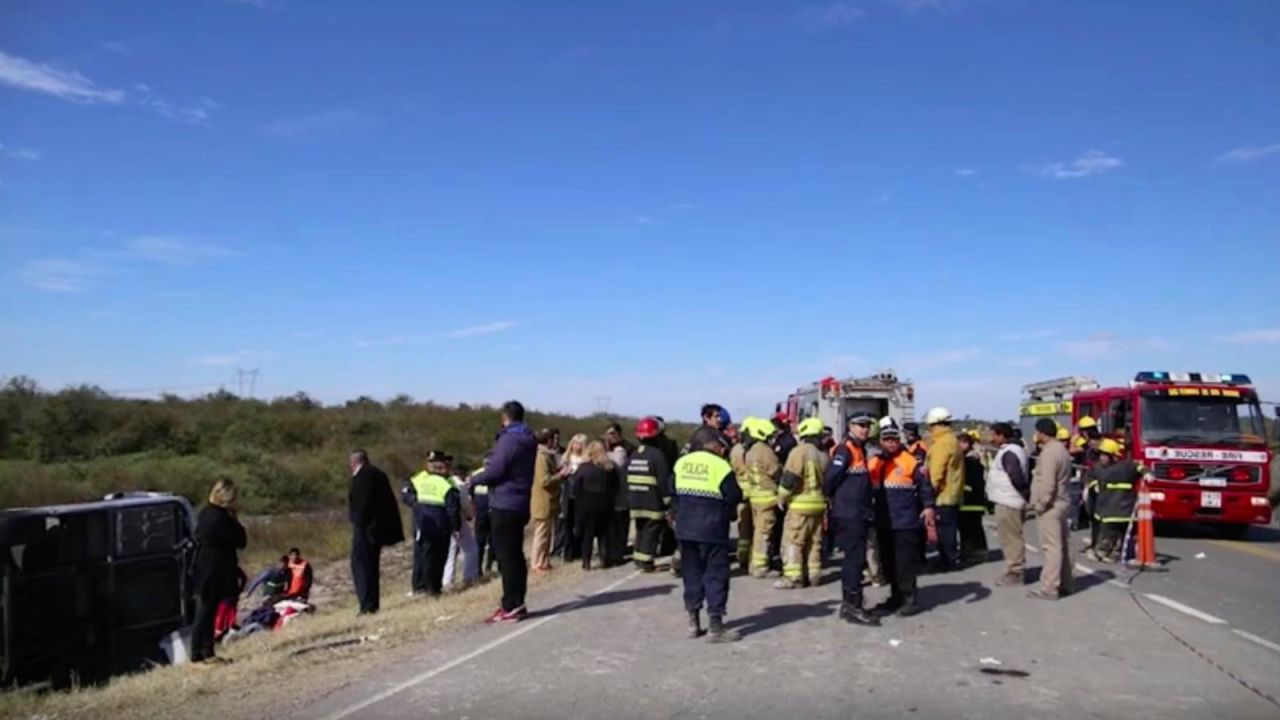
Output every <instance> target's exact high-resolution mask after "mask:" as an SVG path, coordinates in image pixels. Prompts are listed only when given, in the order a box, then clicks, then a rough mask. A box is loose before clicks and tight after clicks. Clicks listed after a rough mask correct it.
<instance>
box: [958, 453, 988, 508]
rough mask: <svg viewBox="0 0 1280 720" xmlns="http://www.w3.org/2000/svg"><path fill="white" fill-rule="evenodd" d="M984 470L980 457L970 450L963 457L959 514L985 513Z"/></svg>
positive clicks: (985, 485) (985, 484) (985, 489)
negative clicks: (962, 494) (961, 498)
mask: <svg viewBox="0 0 1280 720" xmlns="http://www.w3.org/2000/svg"><path fill="white" fill-rule="evenodd" d="M985 475H986V468H984V467H983V466H982V456H981V455H980V454H978V451H977V450H972V451H970V452H969V453H968V454H966V455H965V456H964V501H963V502H962V503H961V504H960V512H975V513H985V512H986V511H987V481H986V478H985V477H984V476H985Z"/></svg>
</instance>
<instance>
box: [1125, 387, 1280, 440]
mask: <svg viewBox="0 0 1280 720" xmlns="http://www.w3.org/2000/svg"><path fill="white" fill-rule="evenodd" d="M1141 408H1142V410H1141V412H1142V442H1143V444H1145V445H1167V444H1185V445H1196V444H1201V445H1238V446H1253V445H1264V444H1265V443H1266V430H1265V427H1264V425H1263V422H1262V410H1261V408H1259V406H1258V401H1257V400H1256V399H1254V398H1250V397H1239V398H1232V397H1205V396H1200V397H1195V396H1192V397H1177V396H1167V395H1154V394H1153V395H1144V396H1143V397H1142V399H1141Z"/></svg>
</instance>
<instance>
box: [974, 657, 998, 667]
mask: <svg viewBox="0 0 1280 720" xmlns="http://www.w3.org/2000/svg"><path fill="white" fill-rule="evenodd" d="M978 662H979V663H981V664H983V665H1003V664H1004V663H1002V662H1000V661H999V660H997V659H995V658H993V657H984V658H982V659H980V660H978Z"/></svg>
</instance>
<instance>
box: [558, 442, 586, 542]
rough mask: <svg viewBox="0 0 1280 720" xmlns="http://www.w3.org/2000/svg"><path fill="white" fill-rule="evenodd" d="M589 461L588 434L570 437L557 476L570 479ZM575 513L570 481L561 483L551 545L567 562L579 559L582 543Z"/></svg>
mask: <svg viewBox="0 0 1280 720" xmlns="http://www.w3.org/2000/svg"><path fill="white" fill-rule="evenodd" d="M586 461H587V436H586V435H583V434H582V433H578V434H577V435H574V436H573V437H572V438H570V439H569V448H568V449H567V450H565V451H564V455H563V456H561V458H560V470H559V472H558V474H557V477H560V478H562V479H568V478H569V477H571V476H572V475H573V473H574V472H576V471H577V469H578V468H579V467H581V465H582V463H584V462H586ZM573 524H574V514H573V498H571V497H570V496H569V483H567V482H566V483H562V484H561V485H560V515H559V517H557V518H556V531H555V541H554V543H553V544H552V547H551V554H552V555H559V554H561V553H564V561H565V562H573V561H574V560H577V559H578V551H579V550H580V549H581V547H580V546H581V543H579V542H578V539H577V537H576V535H575V534H574V531H573Z"/></svg>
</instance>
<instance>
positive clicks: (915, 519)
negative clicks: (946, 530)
mask: <svg viewBox="0 0 1280 720" xmlns="http://www.w3.org/2000/svg"><path fill="white" fill-rule="evenodd" d="M880 449H881V454H880V455H879V456H877V457H874V458H872V459H871V461H870V463H869V470H870V472H871V484H872V486H873V487H874V488H875V497H876V501H875V509H876V532H877V534H878V535H879V537H880V558H881V560H882V561H883V562H884V568H885V574H886V575H887V576H888V580H889V583H890V585H891V586H892V588H893V590H892V592H891V594H890V595H889V599H888V600H887V601H885V602H884V603H883V604H882V605H880V606H879V607H877V608H876V609H877V611H879V612H881V613H891V612H897V614H898V615H901V616H904V617H907V616H911V615H915V614H916V613H917V612H919V609H918V606H917V605H916V578H917V577H918V576H919V574H920V549H921V544H920V543H921V534H920V531H921V530H922V529H923V530H925V531H926V534H935V533H936V532H937V527H936V525H935V524H934V523H935V519H934V509H933V486H932V485H930V484H929V478H928V476H927V475H926V474H925V470H924V465H923V464H922V463H920V462H919V461H917V460H916V458H915V456H914V455H912V454H911V453H908V452H906V451H905V449H904V448H903V447H902V433H901V431H900V430H899V429H898V427H897V425H896V424H894V425H889V426H882V427H881V429H880Z"/></svg>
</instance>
